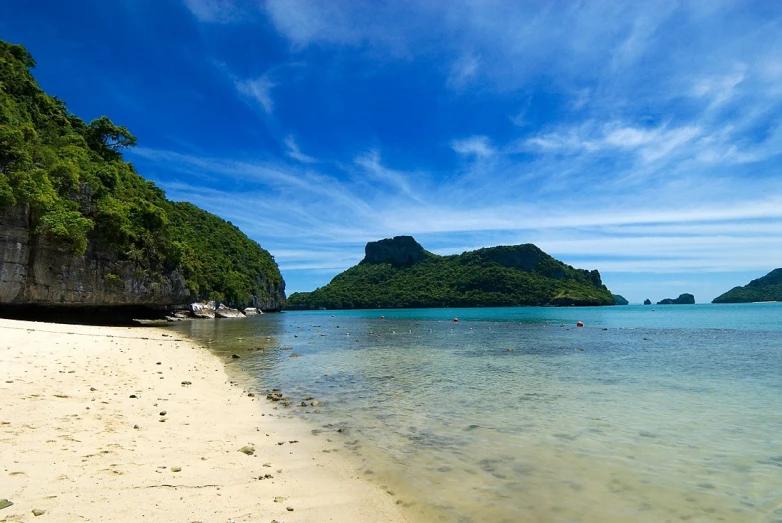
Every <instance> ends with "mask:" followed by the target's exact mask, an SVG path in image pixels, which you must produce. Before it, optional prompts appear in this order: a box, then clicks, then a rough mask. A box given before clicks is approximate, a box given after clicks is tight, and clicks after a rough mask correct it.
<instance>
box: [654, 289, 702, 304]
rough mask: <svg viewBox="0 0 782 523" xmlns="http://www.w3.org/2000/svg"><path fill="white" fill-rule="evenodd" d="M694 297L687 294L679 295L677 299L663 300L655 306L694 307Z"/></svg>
mask: <svg viewBox="0 0 782 523" xmlns="http://www.w3.org/2000/svg"><path fill="white" fill-rule="evenodd" d="M694 304H695V296H693V295H692V294H689V293H686V292H685V293H684V294H679V297H678V298H665V299H664V300H660V301H658V302H657V305H694Z"/></svg>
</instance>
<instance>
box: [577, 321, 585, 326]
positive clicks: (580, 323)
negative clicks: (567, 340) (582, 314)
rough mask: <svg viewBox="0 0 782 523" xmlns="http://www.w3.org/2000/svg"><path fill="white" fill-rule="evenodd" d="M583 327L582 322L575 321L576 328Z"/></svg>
mask: <svg viewBox="0 0 782 523" xmlns="http://www.w3.org/2000/svg"><path fill="white" fill-rule="evenodd" d="M583 326H584V322H583V321H577V322H576V327H583Z"/></svg>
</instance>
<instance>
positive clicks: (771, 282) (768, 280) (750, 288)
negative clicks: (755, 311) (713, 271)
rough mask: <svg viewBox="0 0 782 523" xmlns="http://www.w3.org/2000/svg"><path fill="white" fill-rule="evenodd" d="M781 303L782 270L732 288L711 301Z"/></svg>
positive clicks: (776, 270) (775, 270)
mask: <svg viewBox="0 0 782 523" xmlns="http://www.w3.org/2000/svg"><path fill="white" fill-rule="evenodd" d="M756 301H782V268H780V269H774V270H773V271H771V272H769V273H768V274H766V275H765V276H763V277H762V278H758V279H756V280H752V281H751V282H749V283H748V284H747V285H745V286H743V287H734V288H732V289H731V290H729V291H728V292H726V293H725V294H721V295H720V296H717V297H716V298H714V300H712V303H751V302H756Z"/></svg>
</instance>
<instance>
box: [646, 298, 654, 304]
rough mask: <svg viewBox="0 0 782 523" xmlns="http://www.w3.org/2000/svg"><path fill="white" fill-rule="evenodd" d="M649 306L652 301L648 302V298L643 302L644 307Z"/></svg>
mask: <svg viewBox="0 0 782 523" xmlns="http://www.w3.org/2000/svg"><path fill="white" fill-rule="evenodd" d="M651 304H652V300H650V299H649V298H646V299H645V300H644V305H651Z"/></svg>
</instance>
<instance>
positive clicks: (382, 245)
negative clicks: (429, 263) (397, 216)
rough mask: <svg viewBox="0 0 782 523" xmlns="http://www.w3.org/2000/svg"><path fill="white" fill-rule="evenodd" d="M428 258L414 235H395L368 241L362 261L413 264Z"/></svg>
mask: <svg viewBox="0 0 782 523" xmlns="http://www.w3.org/2000/svg"><path fill="white" fill-rule="evenodd" d="M424 258H426V251H425V250H424V248H423V247H421V244H420V243H418V242H417V241H415V238H413V237H412V236H394V237H393V238H386V239H385V240H379V241H376V242H369V243H367V245H366V247H365V248H364V260H363V261H362V262H361V263H390V264H391V265H413V264H414V263H418V262H420V261H422V260H423V259H424Z"/></svg>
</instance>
